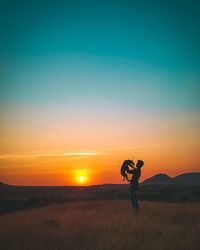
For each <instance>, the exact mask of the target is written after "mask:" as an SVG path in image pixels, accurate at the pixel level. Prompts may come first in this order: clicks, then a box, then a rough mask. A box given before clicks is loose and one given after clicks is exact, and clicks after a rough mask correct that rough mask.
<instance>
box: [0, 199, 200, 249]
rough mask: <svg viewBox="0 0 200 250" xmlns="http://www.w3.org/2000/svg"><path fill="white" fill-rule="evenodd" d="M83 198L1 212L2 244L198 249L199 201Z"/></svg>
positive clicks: (19, 246) (11, 246)
mask: <svg viewBox="0 0 200 250" xmlns="http://www.w3.org/2000/svg"><path fill="white" fill-rule="evenodd" d="M140 205H141V211H140V214H139V215H136V214H134V212H133V210H132V208H131V206H130V202H129V201H121V200H113V201H82V202H72V203H67V204H63V205H56V206H49V207H44V208H38V209H32V210H27V211H20V212H15V213H11V214H4V215H1V216H0V247H1V249H2V250H64V249H65V250H66V249H69V250H73V249H77V250H78V249H80V250H84V249H89V250H90V249H91V250H104V249H113V250H118V249H121V250H122V249H123V250H125V249H134V250H137V249H138V250H139V249H140V250H143V249H147V250H179V249H180V250H198V249H200V238H199V232H200V204H170V203H161V202H141V203H140Z"/></svg>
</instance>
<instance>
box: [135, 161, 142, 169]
mask: <svg viewBox="0 0 200 250" xmlns="http://www.w3.org/2000/svg"><path fill="white" fill-rule="evenodd" d="M143 165H144V162H143V161H142V160H138V162H137V164H136V167H137V168H139V169H140V168H141V167H143Z"/></svg>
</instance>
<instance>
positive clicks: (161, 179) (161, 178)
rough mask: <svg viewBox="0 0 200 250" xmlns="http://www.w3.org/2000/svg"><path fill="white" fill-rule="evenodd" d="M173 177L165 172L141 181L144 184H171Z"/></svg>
mask: <svg viewBox="0 0 200 250" xmlns="http://www.w3.org/2000/svg"><path fill="white" fill-rule="evenodd" d="M173 183H174V181H173V178H171V177H170V176H169V175H167V174H156V175H154V176H152V177H150V178H148V179H146V180H145V181H143V182H142V184H144V185H155V184H173Z"/></svg>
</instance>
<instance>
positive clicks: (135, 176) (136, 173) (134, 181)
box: [127, 160, 144, 212]
mask: <svg viewBox="0 0 200 250" xmlns="http://www.w3.org/2000/svg"><path fill="white" fill-rule="evenodd" d="M143 165H144V162H143V161H142V160H138V162H137V164H136V168H134V169H133V170H130V169H129V168H128V169H127V173H128V174H132V178H131V181H130V191H131V203H132V206H133V208H134V209H135V211H136V212H139V204H138V199H137V191H138V189H139V183H138V181H139V179H140V175H141V168H142V167H143Z"/></svg>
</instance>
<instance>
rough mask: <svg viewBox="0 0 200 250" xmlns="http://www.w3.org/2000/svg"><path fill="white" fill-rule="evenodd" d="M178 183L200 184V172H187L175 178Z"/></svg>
mask: <svg viewBox="0 0 200 250" xmlns="http://www.w3.org/2000/svg"><path fill="white" fill-rule="evenodd" d="M173 179H174V182H175V183H176V184H181V185H200V173H198V172H197V173H186V174H181V175H178V176H176V177H174V178H173Z"/></svg>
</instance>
